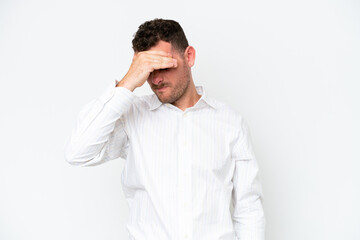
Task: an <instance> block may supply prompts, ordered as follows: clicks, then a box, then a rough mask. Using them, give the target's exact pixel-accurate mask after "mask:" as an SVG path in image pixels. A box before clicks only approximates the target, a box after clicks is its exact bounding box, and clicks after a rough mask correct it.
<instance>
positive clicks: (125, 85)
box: [116, 79, 136, 92]
mask: <svg viewBox="0 0 360 240" xmlns="http://www.w3.org/2000/svg"><path fill="white" fill-rule="evenodd" d="M116 87H124V88H127V89H129V90H130V91H132V92H133V91H134V90H135V88H136V87H134V86H133V85H131V84H129V83H128V82H127V81H125V80H124V79H122V80H121V81H120V82H118V84H116Z"/></svg>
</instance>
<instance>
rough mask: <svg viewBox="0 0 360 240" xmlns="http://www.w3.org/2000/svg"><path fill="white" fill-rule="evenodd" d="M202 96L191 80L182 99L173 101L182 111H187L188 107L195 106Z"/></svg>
mask: <svg viewBox="0 0 360 240" xmlns="http://www.w3.org/2000/svg"><path fill="white" fill-rule="evenodd" d="M200 98H201V95H199V94H198V93H197V91H196V88H195V84H194V82H193V81H192V80H191V81H190V83H189V86H188V89H187V91H186V92H185V93H184V95H182V96H181V98H180V99H178V100H177V101H175V102H173V105H174V106H176V107H177V108H179V109H181V110H182V111H185V110H186V109H187V108H190V107H192V106H194V105H195V104H196V103H197V102H198V101H199V99H200Z"/></svg>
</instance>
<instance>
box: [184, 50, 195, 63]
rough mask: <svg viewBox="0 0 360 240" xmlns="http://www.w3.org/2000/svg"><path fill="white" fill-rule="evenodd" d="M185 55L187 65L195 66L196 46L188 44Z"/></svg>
mask: <svg viewBox="0 0 360 240" xmlns="http://www.w3.org/2000/svg"><path fill="white" fill-rule="evenodd" d="M184 56H185V60H186V62H187V65H188V66H189V67H192V66H194V64H195V48H194V47H193V46H188V47H187V48H186V49H185V52H184Z"/></svg>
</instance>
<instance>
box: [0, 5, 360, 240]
mask: <svg viewBox="0 0 360 240" xmlns="http://www.w3.org/2000/svg"><path fill="white" fill-rule="evenodd" d="M359 13H360V3H359V1H350V0H343V1H322V0H305V1H304V0H303V1H285V0H283V1H282V0H274V1H266V0H262V1H233V2H229V1H221V2H220V3H219V2H218V1H217V2H216V3H214V4H213V3H211V2H209V1H207V2H197V3H195V2H187V1H178V2H174V3H171V2H169V1H142V2H139V1H134V3H131V2H130V1H126V2H124V1H115V0H102V1H85V0H71V1H70V0H64V1H45V0H34V1H20V0H18V1H16V0H13V1H10V0H8V1H6V0H0V79H1V88H0V96H1V101H0V106H1V110H2V114H1V118H0V130H1V134H0V136H1V160H0V239H1V240H28V239H37V240H48V239H52V240H64V239H66V240H75V239H87V240H100V239H106V240H119V239H126V236H127V234H126V229H125V224H126V218H127V216H128V207H127V204H126V201H125V199H124V196H123V193H122V189H121V184H120V175H121V171H122V168H123V164H124V160H123V159H117V160H115V161H112V162H109V163H106V164H103V165H101V166H97V167H90V168H77V167H73V166H71V165H69V164H68V163H66V162H65V160H64V157H63V144H64V141H65V139H66V137H67V136H68V135H69V134H70V132H71V129H72V127H73V126H74V124H75V120H76V116H77V114H78V112H79V110H80V109H81V108H82V106H84V105H85V104H86V103H87V102H89V101H90V100H92V99H93V98H95V97H96V96H98V94H100V93H101V92H102V91H103V90H104V89H105V88H106V86H107V85H108V83H109V82H111V81H113V79H115V78H116V77H118V76H123V75H124V74H125V73H126V71H127V69H128V67H129V66H130V63H131V58H132V49H131V40H132V37H133V34H134V33H135V32H136V30H137V27H138V26H139V25H140V24H141V23H143V22H144V21H146V20H150V19H153V18H155V17H162V18H170V19H175V20H177V21H178V22H179V23H180V24H181V25H182V26H183V28H184V30H185V33H186V35H187V37H188V40H189V42H190V44H191V45H193V46H194V47H195V49H196V53H197V58H196V63H195V66H194V67H193V77H194V81H195V84H196V85H204V86H205V88H206V91H207V92H208V93H209V94H211V95H212V96H213V97H215V98H217V99H218V100H221V101H223V102H227V103H229V104H231V105H232V106H233V107H234V108H235V109H236V110H238V111H239V112H241V113H242V115H243V116H244V117H245V119H246V120H247V121H248V123H249V126H250V130H251V135H252V140H253V144H254V150H255V154H256V156H257V159H258V161H259V165H260V170H261V172H260V173H261V178H262V184H263V188H264V196H265V199H264V207H265V215H266V220H267V229H266V236H267V240H304V239H306V240H319V239H326V240H339V239H346V240H358V239H360V230H359V229H360V228H359V227H360V207H359V203H360V187H359V183H360V174H359V172H360V163H359V161H360V153H359V147H360V146H359V145H360V144H359V143H360V141H359V136H360V127H359V123H360V107H359V103H360V97H359V95H358V93H359V90H360V84H359V80H360V71H359V67H360V47H359V46H360V45H359V43H360V14H359ZM135 93H136V94H138V95H143V94H148V93H151V90H150V88H149V87H148V85H147V83H145V85H144V86H143V87H142V88H140V89H136V90H135Z"/></svg>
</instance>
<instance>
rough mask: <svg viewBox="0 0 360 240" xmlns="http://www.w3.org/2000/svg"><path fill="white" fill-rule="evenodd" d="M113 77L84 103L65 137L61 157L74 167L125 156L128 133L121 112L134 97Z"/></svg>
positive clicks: (126, 109) (130, 103)
mask: <svg viewBox="0 0 360 240" xmlns="http://www.w3.org/2000/svg"><path fill="white" fill-rule="evenodd" d="M117 83H118V81H117V80H115V84H114V82H112V83H111V84H109V86H108V87H107V89H106V90H105V91H104V92H103V93H102V94H101V95H100V96H99V97H97V98H96V99H94V100H92V101H91V102H89V103H88V104H86V105H85V106H84V107H83V108H82V109H81V111H80V112H79V114H78V116H77V121H76V124H75V126H74V128H73V130H72V132H71V134H70V135H69V136H68V138H67V139H66V140H65V144H64V156H65V160H66V161H67V162H68V163H70V164H71V165H74V166H95V165H99V164H102V163H104V162H107V161H109V160H113V159H116V158H118V157H122V158H126V155H127V148H128V136H127V134H126V131H125V124H126V121H125V115H126V112H127V111H128V109H129V108H130V107H131V105H132V103H133V101H134V99H135V98H136V97H137V96H136V95H135V94H134V93H133V92H132V91H130V90H129V89H127V88H125V87H116V84H117Z"/></svg>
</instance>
